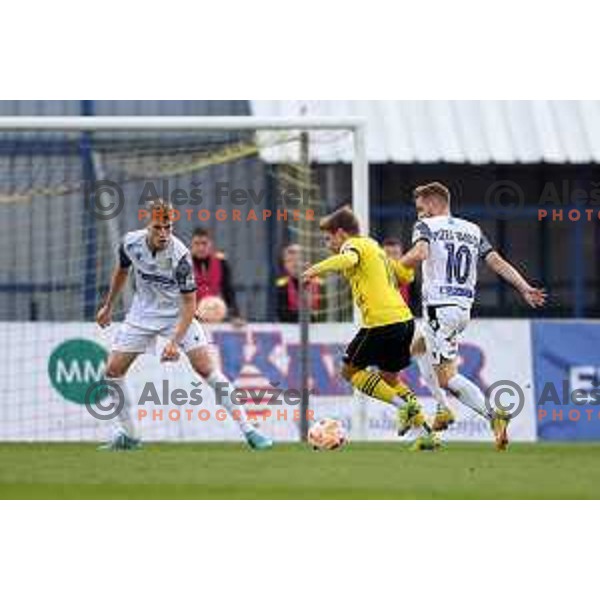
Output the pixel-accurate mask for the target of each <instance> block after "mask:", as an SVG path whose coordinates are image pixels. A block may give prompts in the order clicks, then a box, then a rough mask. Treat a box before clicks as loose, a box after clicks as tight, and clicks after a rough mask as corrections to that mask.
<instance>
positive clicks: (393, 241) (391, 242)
mask: <svg viewBox="0 0 600 600" xmlns="http://www.w3.org/2000/svg"><path fill="white" fill-rule="evenodd" d="M381 245H382V246H402V242H401V241H400V238H397V237H386V238H385V239H384V240H383V243H382V244H381Z"/></svg>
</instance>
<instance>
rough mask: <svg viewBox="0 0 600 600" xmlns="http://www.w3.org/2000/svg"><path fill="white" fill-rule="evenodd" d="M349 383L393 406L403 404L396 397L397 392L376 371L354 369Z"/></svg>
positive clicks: (408, 389)
mask: <svg viewBox="0 0 600 600" xmlns="http://www.w3.org/2000/svg"><path fill="white" fill-rule="evenodd" d="M350 383H352V385H353V387H355V388H356V389H357V390H360V391H361V392H362V393H363V394H366V395H367V396H371V397H372V398H377V399H378V400H382V401H383V402H387V403H388V404H394V405H395V406H402V405H403V404H404V401H403V400H401V399H400V398H398V394H399V392H398V391H397V390H395V389H394V388H393V387H392V386H391V385H390V384H389V383H387V382H386V381H385V380H384V379H383V377H382V376H381V374H380V373H377V371H365V370H364V369H362V370H360V371H356V373H354V375H352V377H351V378H350ZM405 387H406V390H407V391H410V388H408V387H407V386H405Z"/></svg>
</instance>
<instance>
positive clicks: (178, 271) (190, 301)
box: [161, 255, 196, 361]
mask: <svg viewBox="0 0 600 600" xmlns="http://www.w3.org/2000/svg"><path fill="white" fill-rule="evenodd" d="M175 280H176V281H177V285H178V286H179V291H180V292H181V303H180V308H179V319H178V320H177V323H176V324H175V329H174V331H173V335H172V337H171V339H170V340H169V341H168V342H167V344H166V345H165V348H164V350H163V353H162V356H161V360H162V361H171V360H177V359H178V358H179V344H180V343H181V340H182V339H183V337H184V336H185V334H186V332H187V330H188V328H189V326H190V325H191V324H192V321H193V320H194V315H195V314H196V281H195V280H194V271H193V269H192V262H191V259H190V257H189V255H185V256H184V257H182V258H181V260H180V261H179V263H178V265H177V266H176V268H175Z"/></svg>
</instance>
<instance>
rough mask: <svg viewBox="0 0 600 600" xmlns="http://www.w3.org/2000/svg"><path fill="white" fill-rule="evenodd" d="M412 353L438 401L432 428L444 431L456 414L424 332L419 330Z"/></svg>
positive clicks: (412, 346)
mask: <svg viewBox="0 0 600 600" xmlns="http://www.w3.org/2000/svg"><path fill="white" fill-rule="evenodd" d="M410 353H411V355H412V357H413V358H414V359H415V361H416V362H417V364H418V365H419V371H420V373H421V377H423V379H424V380H425V383H426V384H427V387H428V388H429V390H430V391H431V393H432V395H433V399H434V400H435V401H436V413H435V419H434V421H433V424H432V425H431V428H432V430H433V431H444V430H446V429H448V427H450V425H452V424H453V423H454V421H455V417H454V414H453V413H452V410H451V409H450V407H449V406H448V403H447V401H446V393H445V392H444V390H443V389H442V387H441V386H440V383H439V381H438V378H437V374H436V372H435V369H434V366H433V363H432V360H431V353H430V352H428V350H427V340H426V337H425V335H424V334H422V333H420V332H417V334H416V335H415V339H414V340H413V343H412V345H411V348H410Z"/></svg>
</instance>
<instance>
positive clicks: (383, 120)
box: [251, 100, 600, 164]
mask: <svg viewBox="0 0 600 600" xmlns="http://www.w3.org/2000/svg"><path fill="white" fill-rule="evenodd" d="M251 106H252V112H253V114H255V115H258V116H263V117H266V116H282V115H290V116H298V115H300V114H307V115H310V116H315V115H323V116H325V115H327V116H364V117H366V118H367V121H368V154H369V160H370V162H374V163H385V162H397V163H414V162H417V163H435V162H451V163H474V164H482V163H537V162H548V163H565V162H567V163H588V162H600V102H599V101H595V100H594V101H591V100H587V101H575V100H574V101H546V100H535V101H516V100H515V101H462V100H460V101H445V100H434V101H391V100H372V101H338V100H310V101H301V100H253V101H251ZM320 135H321V136H327V135H329V138H326V137H321V138H319V136H320ZM313 139H316V140H317V142H316V143H313V144H311V156H312V157H313V158H314V159H315V160H317V161H318V162H337V161H342V162H348V161H349V160H351V156H352V148H351V144H350V139H349V138H348V137H347V136H338V138H337V140H333V141H332V138H331V134H325V133H324V134H314V136H313ZM318 140H321V141H318ZM288 152H290V150H289V148H287V149H286V147H285V145H284V146H282V147H281V148H279V149H277V148H275V149H270V150H269V153H268V158H269V160H285V159H286V158H287V159H289V158H290V156H289V154H286V153H288Z"/></svg>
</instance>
